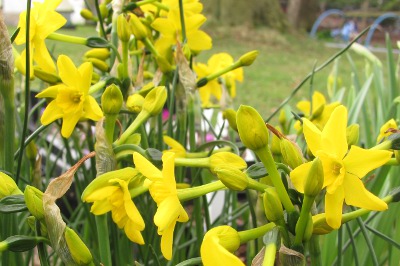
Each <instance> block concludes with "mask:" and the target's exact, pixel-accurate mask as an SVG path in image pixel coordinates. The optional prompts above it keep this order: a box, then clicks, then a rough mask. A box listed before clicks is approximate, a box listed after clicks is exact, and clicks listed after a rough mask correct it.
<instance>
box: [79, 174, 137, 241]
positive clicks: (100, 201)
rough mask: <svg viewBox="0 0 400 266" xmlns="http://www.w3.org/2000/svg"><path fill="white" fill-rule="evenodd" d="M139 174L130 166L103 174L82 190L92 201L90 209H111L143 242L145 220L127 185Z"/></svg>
mask: <svg viewBox="0 0 400 266" xmlns="http://www.w3.org/2000/svg"><path fill="white" fill-rule="evenodd" d="M137 174H138V172H137V171H136V170H135V169H133V168H130V167H127V168H124V169H121V170H116V171H111V172H107V173H105V174H103V175H100V176H98V177H96V179H94V180H93V181H92V183H90V184H89V186H87V187H86V189H85V190H84V191H83V193H82V200H83V201H86V202H93V205H92V208H91V209H90V211H91V212H92V213H93V214H95V215H102V214H105V213H107V212H109V211H111V213H112V219H113V221H114V222H115V223H116V224H117V225H118V228H120V229H124V231H125V234H126V235H127V237H128V238H129V239H130V240H131V241H132V242H135V243H138V244H140V245H143V244H144V240H143V237H142V235H141V233H140V232H141V231H143V230H144V227H145V224H144V221H143V218H142V216H141V215H140V212H139V211H138V209H137V208H136V206H135V204H134V203H133V201H132V199H131V195H130V193H129V189H128V185H129V183H130V182H132V181H134V178H135V177H136V176H137Z"/></svg>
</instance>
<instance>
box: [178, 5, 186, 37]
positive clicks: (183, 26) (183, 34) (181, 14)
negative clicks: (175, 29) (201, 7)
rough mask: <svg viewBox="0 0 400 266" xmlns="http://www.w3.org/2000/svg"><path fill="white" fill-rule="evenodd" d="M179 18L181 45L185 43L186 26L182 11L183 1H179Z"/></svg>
mask: <svg viewBox="0 0 400 266" xmlns="http://www.w3.org/2000/svg"><path fill="white" fill-rule="evenodd" d="M179 17H180V20H181V28H182V43H186V41H187V39H186V25H185V10H184V9H183V1H182V0H179Z"/></svg>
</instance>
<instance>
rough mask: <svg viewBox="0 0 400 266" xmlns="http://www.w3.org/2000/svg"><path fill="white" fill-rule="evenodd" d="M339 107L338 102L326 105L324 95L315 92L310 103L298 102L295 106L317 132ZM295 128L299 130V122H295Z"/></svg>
mask: <svg viewBox="0 0 400 266" xmlns="http://www.w3.org/2000/svg"><path fill="white" fill-rule="evenodd" d="M339 105H340V103H339V102H333V103H330V104H327V103H326V99H325V97H324V95H323V94H322V93H320V92H318V91H315V92H314V94H313V96H312V103H310V101H300V102H298V103H297V105H296V106H297V108H298V109H299V110H300V111H302V112H303V113H304V115H305V116H306V117H307V118H308V119H309V120H310V121H311V122H313V123H314V124H315V125H316V126H317V128H318V129H319V130H322V129H323V128H324V126H325V124H326V122H327V121H328V119H329V117H330V116H331V114H332V112H333V110H335V108H336V107H337V106H339ZM295 128H296V129H297V130H300V128H301V125H300V122H299V121H297V122H296V124H295Z"/></svg>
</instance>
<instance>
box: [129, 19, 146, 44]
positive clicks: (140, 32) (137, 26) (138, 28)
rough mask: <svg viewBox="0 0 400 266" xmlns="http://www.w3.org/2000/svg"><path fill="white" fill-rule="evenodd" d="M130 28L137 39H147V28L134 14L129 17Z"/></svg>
mask: <svg viewBox="0 0 400 266" xmlns="http://www.w3.org/2000/svg"><path fill="white" fill-rule="evenodd" d="M129 26H130V30H131V32H132V33H133V35H134V36H135V38H136V39H138V40H143V39H144V38H146V37H147V30H146V27H145V26H144V25H143V23H142V22H141V21H140V19H139V18H138V17H137V16H136V15H135V14H134V13H131V14H130V16H129Z"/></svg>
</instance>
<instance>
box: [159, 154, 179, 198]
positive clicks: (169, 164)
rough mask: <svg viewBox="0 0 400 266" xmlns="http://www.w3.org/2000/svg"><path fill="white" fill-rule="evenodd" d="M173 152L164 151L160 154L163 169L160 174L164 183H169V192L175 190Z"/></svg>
mask: <svg viewBox="0 0 400 266" xmlns="http://www.w3.org/2000/svg"><path fill="white" fill-rule="evenodd" d="M174 160H175V154H174V153H173V152H166V153H164V154H163V156H162V162H163V169H162V175H163V178H164V183H167V184H171V190H172V191H171V192H173V191H174V190H175V191H176V181H175V161H174Z"/></svg>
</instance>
